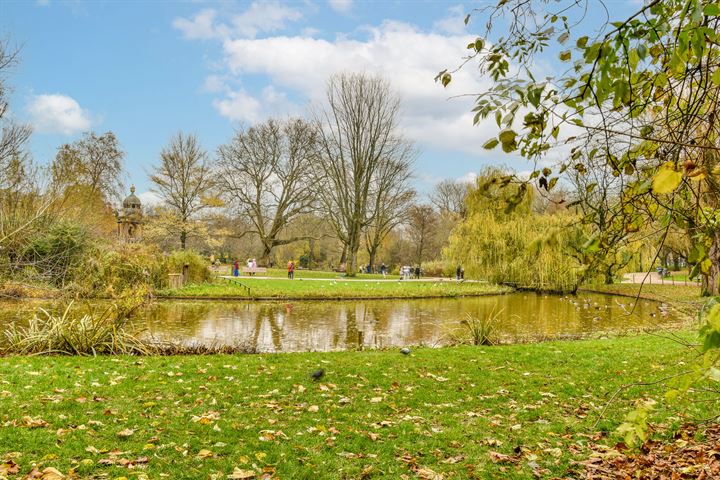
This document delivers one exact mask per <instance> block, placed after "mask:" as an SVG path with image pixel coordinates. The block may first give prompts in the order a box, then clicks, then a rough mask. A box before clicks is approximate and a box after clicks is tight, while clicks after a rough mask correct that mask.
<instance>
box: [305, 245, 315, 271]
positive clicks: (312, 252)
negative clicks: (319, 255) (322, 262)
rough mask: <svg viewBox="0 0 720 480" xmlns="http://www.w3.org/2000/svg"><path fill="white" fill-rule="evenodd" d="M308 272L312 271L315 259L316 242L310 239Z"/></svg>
mask: <svg viewBox="0 0 720 480" xmlns="http://www.w3.org/2000/svg"><path fill="white" fill-rule="evenodd" d="M308 250H309V251H308V266H307V268H308V270H312V268H313V263H314V259H315V240H313V239H312V238H310V239H308Z"/></svg>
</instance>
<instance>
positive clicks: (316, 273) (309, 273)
mask: <svg viewBox="0 0 720 480" xmlns="http://www.w3.org/2000/svg"><path fill="white" fill-rule="evenodd" d="M218 273H220V275H230V274H231V273H232V270H231V269H230V266H229V265H227V266H225V265H223V266H221V267H220V270H219V271H218ZM240 275H241V276H240V278H252V277H251V276H250V275H247V274H243V273H242V269H241V273H240ZM258 275H260V276H262V277H273V278H287V269H285V268H268V269H267V272H266V273H260V274H258ZM295 278H296V279H299V278H328V279H333V278H334V279H342V278H345V273H343V272H333V271H330V270H299V269H298V270H295ZM353 278H358V279H379V278H394V276H392V277H391V276H389V275H388V276H387V277H383V276H382V275H380V274H379V273H369V274H368V273H358V274H357V275H356V276H355V277H353Z"/></svg>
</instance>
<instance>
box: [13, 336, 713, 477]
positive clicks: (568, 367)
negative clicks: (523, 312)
mask: <svg viewBox="0 0 720 480" xmlns="http://www.w3.org/2000/svg"><path fill="white" fill-rule="evenodd" d="M680 336H681V337H685V338H690V334H682V333H681V334H680ZM682 359H684V360H687V359H688V352H687V351H686V350H685V347H682V346H680V345H678V344H677V343H674V342H672V341H670V340H667V339H664V338H660V337H658V336H638V337H626V338H616V339H610V340H593V341H579V342H552V343H544V344H535V345H515V346H507V347H453V348H445V349H429V348H425V349H418V350H416V351H414V352H413V353H412V354H411V355H409V356H403V355H401V354H400V353H398V352H397V351H368V352H336V353H299V354H274V355H237V356H222V355H218V356H184V357H98V358H81V357H42V358H41V357H7V358H4V359H3V361H2V362H0V468H2V465H3V462H4V461H10V460H11V461H12V462H14V463H13V464H10V465H14V464H17V469H18V470H19V473H18V474H17V476H18V477H19V476H21V475H23V474H27V473H28V472H30V471H31V469H32V468H33V467H36V468H37V469H38V470H43V469H45V468H49V467H51V468H55V469H57V470H59V471H60V472H62V473H64V474H68V473H69V472H71V469H72V470H73V471H74V472H75V473H76V474H77V475H78V476H79V477H81V478H97V477H101V476H104V477H110V478H117V477H127V478H138V479H142V478H163V477H165V478H173V479H197V478H206V479H207V478H217V479H224V478H228V475H232V474H233V472H236V473H235V475H236V476H235V477H230V478H255V477H251V475H253V474H254V475H257V477H258V478H259V477H260V475H261V474H262V472H266V473H272V472H274V474H275V475H276V477H273V478H292V479H345V478H347V479H350V478H401V477H402V476H403V475H407V476H408V478H516V479H521V478H522V479H526V478H533V477H539V478H552V477H561V476H570V477H573V478H577V477H579V476H581V475H582V473H581V467H580V466H578V465H577V464H574V463H573V461H575V460H581V459H583V458H586V457H587V456H588V455H590V452H591V450H593V451H596V450H597V447H596V446H593V444H596V443H603V444H606V445H610V446H612V445H614V444H615V443H616V442H617V441H618V440H619V438H618V436H617V434H615V433H614V430H615V428H616V427H617V426H618V424H619V422H620V421H622V418H623V416H624V414H625V413H626V412H627V411H628V410H630V409H632V403H633V401H634V400H635V399H637V398H640V397H646V396H655V397H656V398H661V397H662V393H663V392H664V390H665V388H666V387H664V386H662V385H655V386H651V387H634V388H630V389H629V390H627V391H624V392H623V393H621V394H620V395H619V396H618V399H617V401H616V402H615V403H613V404H611V406H610V407H609V409H608V412H607V417H606V419H605V420H602V421H601V422H600V424H599V425H598V427H597V428H594V427H593V423H594V422H595V420H596V419H597V415H598V413H599V412H600V410H601V409H602V408H603V406H605V404H606V401H607V400H608V398H609V397H610V396H611V394H612V393H613V392H614V391H615V390H616V389H617V388H618V387H619V386H620V385H622V384H627V383H633V382H639V381H645V382H652V381H654V380H657V379H659V378H662V377H665V376H667V375H669V374H672V373H674V372H675V370H674V369H675V368H679V367H678V363H679V361H680V360H682ZM318 368H323V369H325V371H326V373H325V376H324V377H323V378H322V379H321V380H320V381H318V382H314V381H312V380H311V379H310V378H309V376H308V374H309V373H310V372H312V371H314V370H315V369H318ZM695 395H696V400H698V401H697V402H695V403H686V402H685V401H684V400H681V401H680V402H679V403H676V404H674V405H672V406H671V407H668V406H666V405H665V404H664V403H662V402H660V403H659V404H658V405H657V406H656V408H655V411H654V413H653V414H652V415H651V417H650V421H651V422H652V423H653V424H657V423H661V425H662V426H661V427H660V428H658V431H660V432H662V434H661V437H664V438H668V436H669V435H670V434H671V433H672V430H673V429H674V428H675V427H676V426H678V425H679V424H681V423H683V422H685V421H687V420H698V419H703V418H706V417H710V416H712V413H711V412H715V413H716V412H717V408H718V406H719V405H718V399H717V397H716V396H710V397H703V395H702V394H700V393H696V394H695ZM709 399H710V401H708V400H709ZM598 431H599V432H600V433H599V434H596V432H598ZM604 432H609V433H608V434H607V436H606V434H605V433H604ZM128 466H129V467H130V468H128ZM236 469H237V470H236ZM433 472H434V473H433ZM433 475H437V476H433ZM440 475H442V477H441V476H440ZM10 478H13V477H12V476H11V477H10Z"/></svg>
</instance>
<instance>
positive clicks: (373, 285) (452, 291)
mask: <svg viewBox="0 0 720 480" xmlns="http://www.w3.org/2000/svg"><path fill="white" fill-rule="evenodd" d="M509 291H510V289H509V288H507V287H503V286H498V285H488V284H484V283H472V282H465V283H458V282H456V281H454V280H445V281H442V282H440V281H438V282H408V281H396V282H380V281H373V280H369V281H348V280H342V279H339V280H328V281H321V280H307V281H303V280H302V279H295V280H286V279H285V280H282V279H277V280H269V279H258V278H255V279H248V278H243V279H240V280H237V283H236V282H235V281H218V283H214V284H201V285H187V286H185V287H183V288H181V289H177V290H170V289H167V290H162V291H160V292H158V296H161V297H162V296H171V297H208V298H213V297H242V298H318V299H324V298H387V297H390V298H392V297H396V298H423V297H457V296H463V295H485V294H496V293H506V292H509Z"/></svg>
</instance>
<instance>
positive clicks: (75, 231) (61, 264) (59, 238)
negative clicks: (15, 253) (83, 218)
mask: <svg viewBox="0 0 720 480" xmlns="http://www.w3.org/2000/svg"><path fill="white" fill-rule="evenodd" d="M89 247H90V240H89V237H88V233H87V231H85V229H84V228H83V227H81V226H80V225H78V224H75V223H71V222H67V221H63V222H59V223H57V224H55V225H51V226H50V227H49V228H48V229H47V230H40V231H38V232H37V235H36V236H35V237H34V238H31V239H30V241H29V243H28V244H27V246H26V247H25V249H24V251H23V253H22V262H21V263H22V264H24V265H25V266H28V267H30V268H32V269H33V270H34V271H35V272H36V273H37V275H38V276H39V277H40V278H44V279H46V280H47V281H48V282H50V283H53V284H55V285H56V286H64V285H65V284H66V283H67V282H68V281H71V275H70V274H71V272H72V270H73V269H74V268H75V267H77V266H78V265H79V264H80V263H81V262H82V260H83V257H84V255H85V254H86V253H87V250H88V248H89Z"/></svg>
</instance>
